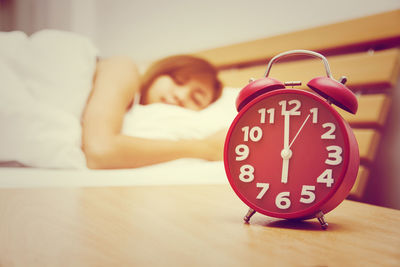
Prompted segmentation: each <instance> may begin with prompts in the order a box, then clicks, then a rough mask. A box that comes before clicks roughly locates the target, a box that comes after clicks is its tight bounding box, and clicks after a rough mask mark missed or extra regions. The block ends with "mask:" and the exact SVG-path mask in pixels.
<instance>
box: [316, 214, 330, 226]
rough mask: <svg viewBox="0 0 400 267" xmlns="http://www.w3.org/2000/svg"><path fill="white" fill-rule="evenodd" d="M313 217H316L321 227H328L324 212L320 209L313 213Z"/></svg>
mask: <svg viewBox="0 0 400 267" xmlns="http://www.w3.org/2000/svg"><path fill="white" fill-rule="evenodd" d="M315 217H317V219H318V221H319V223H320V224H321V227H322V229H324V230H326V229H327V228H328V223H327V222H326V221H325V217H324V213H323V212H322V211H320V212H318V213H317V215H315Z"/></svg>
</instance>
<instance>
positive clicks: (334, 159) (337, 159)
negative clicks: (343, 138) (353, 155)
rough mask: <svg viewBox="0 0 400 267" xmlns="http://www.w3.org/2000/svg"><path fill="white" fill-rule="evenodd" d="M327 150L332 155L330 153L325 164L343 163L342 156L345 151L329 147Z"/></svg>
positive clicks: (338, 147)
mask: <svg viewBox="0 0 400 267" xmlns="http://www.w3.org/2000/svg"><path fill="white" fill-rule="evenodd" d="M326 150H327V151H328V152H330V153H328V158H327V159H326V160H325V164H328V165H338V164H340V163H342V156H341V155H342V151H343V150H342V148H341V147H340V146H328V147H327V148H326ZM332 151H333V152H332Z"/></svg>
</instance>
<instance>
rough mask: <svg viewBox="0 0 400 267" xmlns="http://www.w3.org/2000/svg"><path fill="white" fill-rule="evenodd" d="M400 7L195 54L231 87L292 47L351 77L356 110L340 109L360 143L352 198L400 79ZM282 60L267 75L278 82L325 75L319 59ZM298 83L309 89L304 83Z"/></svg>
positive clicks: (363, 182)
mask: <svg viewBox="0 0 400 267" xmlns="http://www.w3.org/2000/svg"><path fill="white" fill-rule="evenodd" d="M399 47H400V10H394V11H390V12H385V13H381V14H377V15H373V16H368V17H363V18H358V19H353V20H349V21H344V22H341V23H336V24H331V25H325V26H320V27H315V28H312V29H307V30H302V31H297V32H292V33H288V34H283V35H278V36H273V37H268V38H263V39H260V40H255V41H250V42H245V43H240V44H234V45H229V46H224V47H219V48H215V49H210V50H206V51H201V52H198V53H196V54H195V55H197V56H200V57H202V58H205V59H207V60H209V61H210V62H212V63H213V64H214V65H215V66H217V68H218V70H219V76H220V79H221V80H222V81H223V83H224V84H225V86H227V87H235V88H242V87H244V86H245V85H246V84H247V83H248V80H249V79H250V78H261V77H263V75H264V72H265V69H266V66H267V63H268V61H269V60H270V59H271V58H272V57H274V56H275V55H277V54H279V53H281V52H284V51H288V50H294V49H306V50H313V51H316V52H319V53H321V54H323V55H324V56H326V57H327V59H328V61H329V64H330V67H331V71H332V74H333V77H335V78H336V79H339V78H340V77H341V76H346V77H348V82H347V83H346V85H347V87H349V88H350V89H351V90H353V91H354V92H355V93H356V94H357V95H358V100H359V109H358V112H357V114H356V115H351V114H349V113H346V112H342V111H341V110H338V111H339V113H341V115H342V116H343V117H344V118H345V119H346V120H347V121H348V122H349V123H350V125H351V127H352V128H353V130H354V132H355V135H356V138H357V140H358V143H359V149H360V158H361V166H360V170H359V173H358V177H357V181H356V184H355V185H354V187H353V189H352V191H351V193H350V198H353V199H360V198H361V197H362V195H363V193H364V189H365V186H366V183H367V181H368V179H369V178H368V176H369V168H370V165H371V163H372V162H373V161H374V159H375V155H376V151H377V147H378V145H379V143H380V137H381V131H382V129H383V128H384V127H385V125H386V123H387V122H386V118H387V115H388V112H389V110H390V105H391V95H392V91H393V88H395V86H396V83H397V81H398V78H399V66H400V49H399ZM289 59H291V60H290V61H288V60H285V61H279V62H278V63H277V64H274V66H273V67H272V69H271V72H270V74H269V77H273V78H276V79H278V80H280V81H303V84H306V83H307V82H308V81H309V80H311V79H312V78H314V77H317V76H325V75H326V74H325V69H324V68H323V65H322V63H321V62H320V61H319V60H316V59H310V58H309V57H308V58H305V57H291V58H289ZM300 88H303V89H306V86H304V85H303V86H301V87H300Z"/></svg>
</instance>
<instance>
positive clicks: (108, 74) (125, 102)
mask: <svg viewBox="0 0 400 267" xmlns="http://www.w3.org/2000/svg"><path fill="white" fill-rule="evenodd" d="M139 88H140V77H139V73H138V70H137V68H136V66H135V64H134V63H133V62H132V61H131V60H129V59H127V58H111V59H106V60H101V61H99V62H98V64H97V68H96V73H95V78H94V84H93V90H92V94H91V96H90V98H89V100H88V103H87V105H86V109H85V111H84V114H83V120H82V123H83V125H82V131H83V133H82V149H83V151H84V153H85V155H86V160H87V166H88V167H89V168H92V169H105V168H135V167H140V166H145V165H150V164H155V163H160V162H164V161H170V160H174V159H178V158H183V157H192V158H203V159H207V160H219V159H221V158H222V146H223V137H222V135H223V133H218V134H215V135H213V136H210V137H209V138H206V139H204V140H182V141H169V140H151V139H144V138H136V137H130V136H126V135H122V134H121V128H122V123H123V118H124V115H125V112H126V110H127V108H128V106H129V105H130V104H131V103H132V101H133V98H134V96H135V95H136V93H137V92H138V91H139Z"/></svg>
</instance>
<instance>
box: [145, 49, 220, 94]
mask: <svg viewBox="0 0 400 267" xmlns="http://www.w3.org/2000/svg"><path fill="white" fill-rule="evenodd" d="M217 74H218V72H217V69H216V68H215V67H214V66H213V65H211V64H210V63H209V62H208V61H206V60H204V59H201V58H198V57H194V56H189V55H177V56H170V57H167V58H164V59H161V60H159V61H156V62H154V63H153V64H152V65H151V66H150V67H149V68H148V69H147V71H146V72H145V73H144V75H143V76H142V83H141V88H140V91H141V93H142V95H146V93H147V90H148V89H149V87H150V85H151V84H152V83H153V82H154V80H155V79H157V78H158V77H159V76H161V75H168V76H170V77H171V78H172V79H173V80H174V81H175V82H176V83H177V84H179V85H183V84H185V83H187V82H189V81H190V80H192V79H195V80H199V81H201V82H204V83H206V84H211V85H212V86H213V89H214V94H213V99H212V101H213V102H214V101H215V100H217V99H218V98H219V97H220V96H221V94H222V83H221V82H220V81H219V80H218V76H217Z"/></svg>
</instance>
